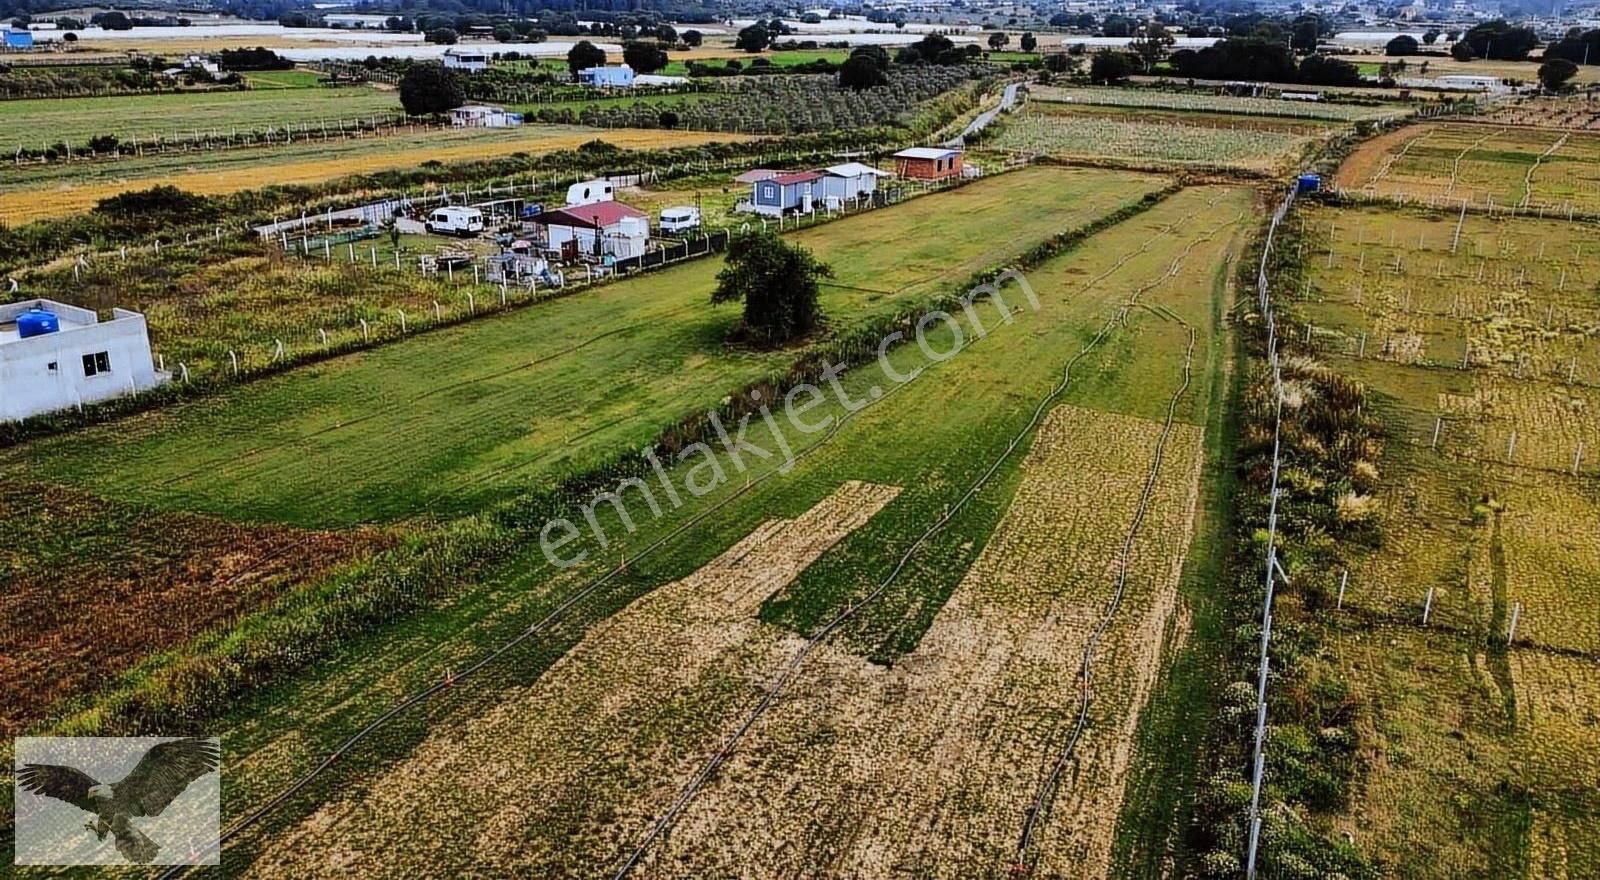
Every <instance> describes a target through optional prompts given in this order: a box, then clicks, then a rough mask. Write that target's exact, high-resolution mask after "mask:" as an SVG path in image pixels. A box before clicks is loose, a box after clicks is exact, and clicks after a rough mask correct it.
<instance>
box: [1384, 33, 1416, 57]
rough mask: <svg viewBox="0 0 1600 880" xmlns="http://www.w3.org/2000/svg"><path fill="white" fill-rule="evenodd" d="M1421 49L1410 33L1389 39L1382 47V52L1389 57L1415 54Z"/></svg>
mask: <svg viewBox="0 0 1600 880" xmlns="http://www.w3.org/2000/svg"><path fill="white" fill-rule="evenodd" d="M1420 49H1421V47H1420V46H1418V45H1417V38H1416V37H1413V36H1411V35H1410V34H1401V35H1399V36H1397V37H1395V38H1394V39H1392V40H1390V41H1389V42H1388V43H1387V44H1385V45H1384V47H1383V53H1384V54H1385V55H1388V56H1390V57H1405V56H1407V55H1415V54H1417V52H1418V51H1419V50H1420Z"/></svg>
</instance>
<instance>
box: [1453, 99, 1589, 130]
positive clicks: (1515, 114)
mask: <svg viewBox="0 0 1600 880" xmlns="http://www.w3.org/2000/svg"><path fill="white" fill-rule="evenodd" d="M1476 118H1477V119H1478V120H1480V121H1482V122H1486V123H1492V124H1494V125H1512V126H1518V127H1525V126H1533V127H1536V128H1537V127H1547V128H1559V129H1561V130H1563V131H1596V132H1600V100H1596V98H1595V97H1594V95H1592V94H1588V95H1565V96H1561V97H1555V96H1550V95H1539V96H1530V95H1519V96H1517V97H1515V98H1513V99H1511V100H1509V101H1496V102H1495V103H1494V104H1492V105H1490V107H1489V108H1488V109H1487V111H1486V112H1484V113H1482V114H1480V115H1478V116H1477V117H1476Z"/></svg>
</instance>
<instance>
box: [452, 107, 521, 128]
mask: <svg viewBox="0 0 1600 880" xmlns="http://www.w3.org/2000/svg"><path fill="white" fill-rule="evenodd" d="M450 124H451V125H453V126H455V127H456V128H516V127H517V126H519V125H521V124H522V114H521V113H511V112H508V111H507V110H506V108H504V107H497V106H495V105H492V104H465V105H463V106H460V107H457V108H456V109H454V110H451V111H450Z"/></svg>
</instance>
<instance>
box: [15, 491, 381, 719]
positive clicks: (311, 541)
mask: <svg viewBox="0 0 1600 880" xmlns="http://www.w3.org/2000/svg"><path fill="white" fill-rule="evenodd" d="M0 521H4V522H5V524H6V540H5V542H4V544H3V545H0V582H4V583H5V585H6V588H5V590H4V591H3V593H0V619H3V620H4V621H5V625H4V626H0V734H4V735H8V736H9V735H12V734H15V733H17V732H19V731H20V730H21V729H22V728H23V727H24V726H25V725H27V724H30V723H33V722H37V721H40V720H41V719H42V718H43V717H44V715H45V714H46V713H47V712H48V711H50V710H51V709H52V708H53V707H54V706H56V704H58V703H59V702H60V701H62V700H64V699H68V698H72V697H81V696H85V695H87V694H89V693H91V692H93V691H94V690H95V689H96V688H98V687H102V686H104V685H105V684H107V683H108V682H109V681H111V680H112V679H113V678H114V677H115V676H116V675H117V674H118V673H120V672H122V671H123V670H125V669H128V668H130V667H132V666H134V665H135V664H136V663H138V661H139V660H141V659H143V658H144V657H147V656H149V655H151V654H153V653H155V652H157V651H159V650H161V649H163V648H169V647H172V646H174V645H177V644H179V643H181V642H183V641H185V640H187V639H189V638H192V637H194V636H196V635H198V634H200V633H202V632H205V631H206V630H207V629H209V628H211V627H214V626H218V625H225V624H228V623H231V622H232V621H234V620H235V619H237V618H238V617H240V616H242V615H245V614H247V613H249V612H252V611H255V610H257V609H259V608H261V607H263V606H264V605H267V604H269V603H270V602H272V601H273V600H274V599H275V598H277V597H279V596H280V595H283V594H284V593H285V592H286V591H287V590H289V589H291V588H292V587H293V586H295V585H296V584H298V583H301V582H303V581H305V580H307V579H309V578H311V577H313V576H315V575H316V574H318V573H321V572H324V571H327V570H329V569H331V568H333V567H335V566H337V565H339V564H340V563H342V562H344V561H346V560H348V559H350V558H352V557H354V556H356V555H357V554H359V553H362V552H370V551H372V550H375V549H377V548H379V547H382V546H383V545H384V544H386V543H388V542H389V541H390V540H391V539H390V538H387V537H384V536H382V535H379V534H376V533H368V532H344V533H337V534H335V533H327V532H306V531H301V530H297V529H290V528H284V527H278V526H249V525H243V524H239V523H233V522H228V521H225V520H220V519H214V518H211V517H204V516H194V515H188V514H174V513H161V512H157V511H152V510H149V509H145V508H142V507H138V506H135V505H127V504H117V503H110V502H107V501H105V500H104V499H99V498H94V497H92V496H89V495H86V494H84V493H81V492H75V491H73V490H70V489H65V488H61V487H57V486H45V485H39V484H32V483H22V482H14V481H11V480H4V481H0ZM23 688H25V689H26V693H24V692H23V691H22V690H21V689H23Z"/></svg>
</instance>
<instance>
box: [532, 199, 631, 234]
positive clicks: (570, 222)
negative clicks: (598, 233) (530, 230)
mask: <svg viewBox="0 0 1600 880" xmlns="http://www.w3.org/2000/svg"><path fill="white" fill-rule="evenodd" d="M644 216H645V215H644V212H642V211H638V210H635V209H633V208H630V207H628V206H627V205H624V204H623V203H621V202H595V203H594V204H592V205H574V206H572V207H570V208H557V209H556V210H554V211H546V212H544V213H543V214H540V215H538V216H536V217H534V218H533V219H534V222H535V223H542V224H544V225H546V226H579V227H582V228H584V229H596V228H599V227H605V226H613V225H615V224H617V223H620V222H622V221H623V220H626V219H628V218H630V217H636V218H640V219H643V218H644Z"/></svg>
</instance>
